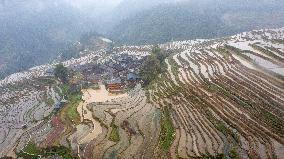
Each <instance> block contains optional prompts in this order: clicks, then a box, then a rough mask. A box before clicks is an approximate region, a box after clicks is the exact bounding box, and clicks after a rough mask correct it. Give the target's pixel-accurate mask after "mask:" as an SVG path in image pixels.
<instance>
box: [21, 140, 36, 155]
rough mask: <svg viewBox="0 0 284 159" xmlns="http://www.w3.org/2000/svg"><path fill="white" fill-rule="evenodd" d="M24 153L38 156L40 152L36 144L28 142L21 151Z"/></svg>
mask: <svg viewBox="0 0 284 159" xmlns="http://www.w3.org/2000/svg"><path fill="white" fill-rule="evenodd" d="M23 151H24V152H26V153H29V154H34V155H35V156H38V155H39V154H40V150H39V149H38V148H37V146H36V144H35V143H33V142H29V143H28V144H27V145H26V147H25V148H24V149H23Z"/></svg>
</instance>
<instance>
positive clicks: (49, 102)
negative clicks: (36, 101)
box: [46, 98, 55, 106]
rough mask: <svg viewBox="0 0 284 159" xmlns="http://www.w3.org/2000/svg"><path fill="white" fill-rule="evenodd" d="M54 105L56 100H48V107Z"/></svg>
mask: <svg viewBox="0 0 284 159" xmlns="http://www.w3.org/2000/svg"><path fill="white" fill-rule="evenodd" d="M54 103H55V102H54V100H53V99H52V98H48V99H47V100H46V104H47V105H48V106H52V105H53V104H54Z"/></svg>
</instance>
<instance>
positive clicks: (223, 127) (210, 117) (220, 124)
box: [205, 109, 239, 142]
mask: <svg viewBox="0 0 284 159" xmlns="http://www.w3.org/2000/svg"><path fill="white" fill-rule="evenodd" d="M205 113H206V114H205V115H206V117H207V119H208V120H209V121H210V122H211V123H212V124H213V125H214V126H215V127H216V129H217V130H219V131H220V132H221V133H223V134H224V135H225V136H227V137H228V136H230V137H232V138H233V139H234V140H235V141H236V142H239V136H238V135H237V134H236V133H234V132H233V131H232V129H231V128H230V127H229V126H227V125H226V124H225V122H223V121H221V120H218V119H217V118H216V117H215V116H214V115H213V114H212V112H211V111H210V110H209V109H207V110H205Z"/></svg>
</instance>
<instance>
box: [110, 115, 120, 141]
mask: <svg viewBox="0 0 284 159" xmlns="http://www.w3.org/2000/svg"><path fill="white" fill-rule="evenodd" d="M110 127H111V132H110V135H109V138H108V139H109V140H110V141H113V142H119V140H120V136H119V128H118V126H117V125H115V123H114V120H112V122H111V124H110Z"/></svg>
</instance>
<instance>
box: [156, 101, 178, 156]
mask: <svg viewBox="0 0 284 159" xmlns="http://www.w3.org/2000/svg"><path fill="white" fill-rule="evenodd" d="M170 109H171V108H170V105H167V106H165V107H163V111H162V118H161V133H160V138H159V143H160V146H161V148H162V149H163V150H164V151H168V150H169V148H170V147H171V145H172V143H173V141H174V139H175V128H174V125H173V123H172V119H171V114H170V111H171V110H170Z"/></svg>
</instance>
